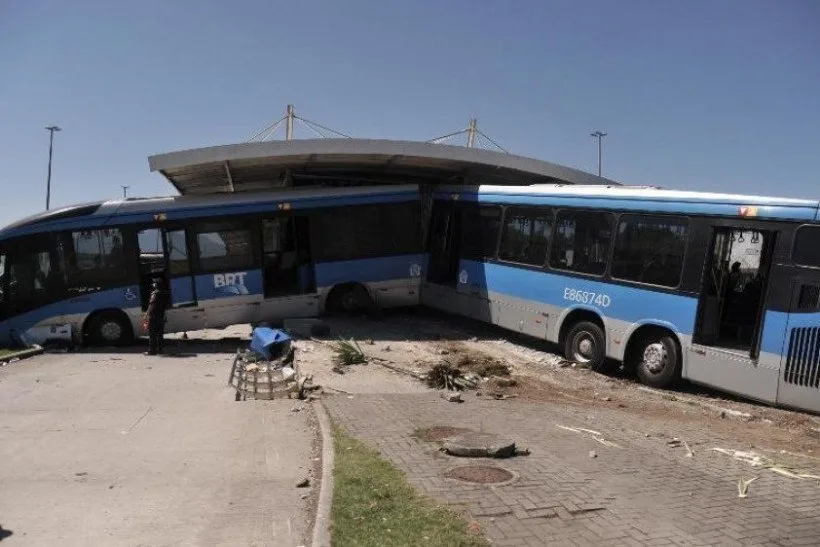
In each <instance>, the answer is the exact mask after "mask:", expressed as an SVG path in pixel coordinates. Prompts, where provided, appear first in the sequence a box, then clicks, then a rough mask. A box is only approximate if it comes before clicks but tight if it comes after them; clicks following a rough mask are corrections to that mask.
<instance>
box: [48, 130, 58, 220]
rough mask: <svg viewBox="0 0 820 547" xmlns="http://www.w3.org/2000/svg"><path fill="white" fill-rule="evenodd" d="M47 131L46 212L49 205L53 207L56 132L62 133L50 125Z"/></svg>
mask: <svg viewBox="0 0 820 547" xmlns="http://www.w3.org/2000/svg"><path fill="white" fill-rule="evenodd" d="M46 130H47V131H48V132H49V136H48V179H47V180H46V211H48V208H49V205H51V157H52V155H53V152H54V132H55V131H62V129H60V128H59V127H57V126H56V125H49V126H48V127H46Z"/></svg>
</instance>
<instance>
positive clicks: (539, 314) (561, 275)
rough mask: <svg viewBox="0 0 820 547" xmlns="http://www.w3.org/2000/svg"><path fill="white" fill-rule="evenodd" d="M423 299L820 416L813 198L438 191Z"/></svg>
mask: <svg viewBox="0 0 820 547" xmlns="http://www.w3.org/2000/svg"><path fill="white" fill-rule="evenodd" d="M433 199H434V203H433V207H432V217H431V225H430V231H429V241H428V255H427V257H426V258H427V262H426V264H425V270H426V271H425V280H424V282H423V284H422V302H423V303H424V304H426V305H428V306H431V307H435V308H439V309H442V310H445V311H448V312H451V313H457V314H460V315H464V316H467V317H472V318H474V319H478V320H480V321H484V322H487V323H493V324H496V325H499V326H501V327H503V328H506V329H510V330H513V331H516V332H521V333H524V334H526V335H530V336H533V337H536V338H540V339H544V340H547V341H550V342H554V343H557V344H559V345H560V347H562V348H563V350H564V354H565V356H566V357H567V358H568V359H569V360H571V361H575V362H578V363H583V364H586V365H587V366H589V367H590V368H592V369H593V370H598V371H600V370H603V369H605V368H607V367H610V366H612V365H613V364H618V363H623V364H624V365H625V366H626V367H627V368H628V369H630V370H632V371H634V373H635V374H636V375H637V377H638V378H639V380H640V381H641V382H643V383H645V384H648V385H649V386H655V387H659V388H665V387H667V386H670V385H671V384H672V383H673V382H674V381H675V380H676V379H678V378H681V377H682V378H686V379H689V380H690V381H692V382H694V383H700V384H704V385H708V386H712V387H716V388H719V389H721V390H725V391H727V392H732V393H736V394H739V395H743V396H745V397H749V398H752V399H756V400H759V401H764V402H767V403H776V404H780V405H784V406H790V407H796V408H802V409H807V410H811V411H815V412H818V411H820V222H819V221H820V216H818V210H819V209H818V206H819V205H820V203H818V201H807V200H795V199H778V198H763V197H751V196H735V195H722V194H711V193H697V192H680V191H671V190H661V189H657V188H638V187H601V186H597V187H590V186H586V187H581V186H561V185H537V186H529V187H509V186H481V187H470V188H465V187H463V186H462V187H456V186H453V187H440V188H438V189H437V190H436V192H435V194H434V198H433Z"/></svg>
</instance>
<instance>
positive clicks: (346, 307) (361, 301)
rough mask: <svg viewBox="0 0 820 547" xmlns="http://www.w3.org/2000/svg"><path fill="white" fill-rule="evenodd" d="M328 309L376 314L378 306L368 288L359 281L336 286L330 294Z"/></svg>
mask: <svg viewBox="0 0 820 547" xmlns="http://www.w3.org/2000/svg"><path fill="white" fill-rule="evenodd" d="M325 307H326V309H327V311H329V312H330V313H335V314H346V315H358V314H360V313H363V312H365V313H367V314H368V315H371V316H373V315H375V312H376V309H377V306H376V304H375V302H373V299H372V298H371V297H370V293H368V292H367V289H366V288H365V287H364V286H363V285H361V284H359V283H351V284H346V285H340V286H338V287H335V288H334V289H333V290H332V291H331V292H330V295H328V298H327V304H326V305H325Z"/></svg>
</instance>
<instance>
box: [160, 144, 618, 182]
mask: <svg viewBox="0 0 820 547" xmlns="http://www.w3.org/2000/svg"><path fill="white" fill-rule="evenodd" d="M148 164H149V166H150V168H151V170H152V171H158V172H160V173H162V174H163V175H164V176H165V177H166V178H167V179H168V180H169V181H170V182H171V184H173V186H174V187H175V188H176V189H177V190H178V191H179V192H180V193H182V194H203V193H217V192H233V191H246V190H261V189H267V188H272V187H278V186H284V185H286V184H287V183H286V181H290V182H292V183H293V184H294V185H299V184H319V183H321V182H323V181H324V182H327V181H336V182H341V183H344V184H385V183H423V182H439V183H470V184H490V183H492V184H516V185H524V184H534V183H560V184H585V185H589V184H594V185H598V184H604V185H618V183H617V182H614V181H611V180H608V179H604V178H601V177H597V176H595V175H593V174H590V173H586V172H584V171H580V170H578V169H572V168H570V167H564V166H562V165H557V164H554V163H549V162H545V161H541V160H537V159H533V158H527V157H523V156H516V155H513V154H505V153H501V152H494V151H491V150H484V149H481V148H466V147H463V146H450V145H443V144H432V143H426V142H413V141H394V140H369V139H305V140H295V141H268V142H249V143H241V144H230V145H223V146H212V147H208V148H196V149H192V150H182V151H178V152H169V153H166V154H158V155H154V156H150V157H149V158H148Z"/></svg>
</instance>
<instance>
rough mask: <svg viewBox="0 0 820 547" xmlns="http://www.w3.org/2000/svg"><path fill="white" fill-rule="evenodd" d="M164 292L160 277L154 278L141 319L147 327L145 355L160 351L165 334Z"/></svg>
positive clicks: (165, 299) (159, 352)
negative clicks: (146, 308) (146, 307)
mask: <svg viewBox="0 0 820 547" xmlns="http://www.w3.org/2000/svg"><path fill="white" fill-rule="evenodd" d="M166 296H167V295H166V292H165V290H164V289H163V287H162V281H161V280H160V279H154V282H153V283H152V285H151V298H150V300H149V301H148V310H147V311H146V312H145V317H144V319H143V322H144V323H147V325H146V326H147V329H148V351H147V352H145V354H146V355H157V354H161V353H162V346H163V343H164V341H165V340H164V338H163V335H164V334H165V309H166V308H167V298H166Z"/></svg>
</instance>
